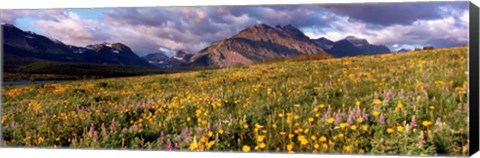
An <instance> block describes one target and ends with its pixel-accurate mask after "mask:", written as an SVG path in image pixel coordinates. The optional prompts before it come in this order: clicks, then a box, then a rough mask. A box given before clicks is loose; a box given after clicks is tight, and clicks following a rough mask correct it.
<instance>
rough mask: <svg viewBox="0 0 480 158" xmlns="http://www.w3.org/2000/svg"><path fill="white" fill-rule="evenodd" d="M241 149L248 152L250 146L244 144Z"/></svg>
mask: <svg viewBox="0 0 480 158" xmlns="http://www.w3.org/2000/svg"><path fill="white" fill-rule="evenodd" d="M242 150H243V152H249V151H250V146H248V145H244V146H243V147H242Z"/></svg>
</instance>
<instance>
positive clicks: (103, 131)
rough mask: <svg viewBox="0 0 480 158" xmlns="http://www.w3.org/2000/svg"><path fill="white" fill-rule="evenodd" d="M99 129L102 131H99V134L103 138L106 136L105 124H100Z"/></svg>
mask: <svg viewBox="0 0 480 158" xmlns="http://www.w3.org/2000/svg"><path fill="white" fill-rule="evenodd" d="M100 129H101V130H102V131H101V134H102V136H103V137H105V136H107V129H106V128H105V124H104V123H102V126H101V127H100Z"/></svg>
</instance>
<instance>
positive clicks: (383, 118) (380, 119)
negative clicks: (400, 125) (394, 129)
mask: <svg viewBox="0 0 480 158" xmlns="http://www.w3.org/2000/svg"><path fill="white" fill-rule="evenodd" d="M378 123H380V124H384V123H385V117H384V116H383V113H382V114H381V115H380V117H379V118H378Z"/></svg>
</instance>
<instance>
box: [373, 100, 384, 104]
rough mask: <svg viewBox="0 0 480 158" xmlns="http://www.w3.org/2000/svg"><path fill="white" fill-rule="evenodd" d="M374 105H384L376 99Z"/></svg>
mask: <svg viewBox="0 0 480 158" xmlns="http://www.w3.org/2000/svg"><path fill="white" fill-rule="evenodd" d="M373 104H375V105H380V104H382V101H381V100H380V99H375V100H373Z"/></svg>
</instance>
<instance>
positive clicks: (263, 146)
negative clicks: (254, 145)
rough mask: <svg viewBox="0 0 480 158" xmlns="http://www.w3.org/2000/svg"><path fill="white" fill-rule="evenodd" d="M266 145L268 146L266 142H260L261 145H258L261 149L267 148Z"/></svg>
mask: <svg viewBox="0 0 480 158" xmlns="http://www.w3.org/2000/svg"><path fill="white" fill-rule="evenodd" d="M265 146H267V145H266V144H265V143H260V145H258V147H260V148H261V149H263V148H265Z"/></svg>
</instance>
